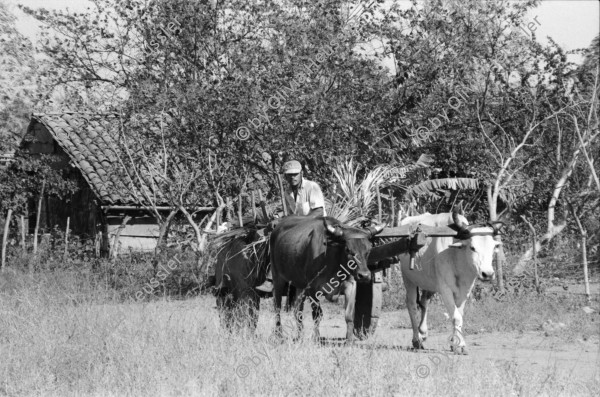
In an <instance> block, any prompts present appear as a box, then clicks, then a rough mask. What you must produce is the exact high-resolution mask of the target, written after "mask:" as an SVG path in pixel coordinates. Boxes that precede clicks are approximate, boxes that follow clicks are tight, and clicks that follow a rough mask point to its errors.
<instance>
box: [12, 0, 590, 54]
mask: <svg viewBox="0 0 600 397" xmlns="http://www.w3.org/2000/svg"><path fill="white" fill-rule="evenodd" d="M5 1H7V2H8V3H9V4H13V5H16V4H23V5H25V6H28V7H31V8H37V7H44V8H55V9H66V8H68V9H69V10H70V11H76V12H81V11H85V9H86V7H89V6H92V3H90V2H89V1H88V0H5ZM396 1H407V0H396ZM489 1H495V0H489ZM515 1H519V0H515ZM13 12H14V13H15V14H16V15H17V18H18V24H17V28H18V29H19V30H20V31H21V32H22V33H23V34H25V35H26V36H28V37H29V38H31V39H34V38H35V35H36V34H37V32H38V28H37V24H36V22H35V21H34V20H33V19H32V18H31V17H29V16H27V15H25V14H24V13H22V12H20V10H18V9H17V8H16V7H14V8H13ZM536 16H537V20H538V21H539V22H540V25H539V26H537V30H536V34H537V37H538V40H540V41H542V42H546V40H545V37H546V36H550V37H552V38H553V39H554V40H555V41H556V42H557V43H558V44H559V45H560V46H562V47H563V48H564V49H565V50H573V49H575V48H584V47H585V48H587V47H588V46H589V45H590V43H591V41H592V39H593V38H594V37H595V36H596V35H597V34H598V32H599V30H600V2H599V1H598V0H543V1H542V3H541V4H540V6H539V7H538V8H536V9H534V10H532V11H531V12H530V15H529V17H530V20H531V21H533V18H534V17H536ZM571 59H572V60H573V61H579V60H580V57H572V58H571Z"/></svg>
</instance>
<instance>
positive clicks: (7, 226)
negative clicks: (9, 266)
mask: <svg viewBox="0 0 600 397" xmlns="http://www.w3.org/2000/svg"><path fill="white" fill-rule="evenodd" d="M11 216H12V209H9V210H8V214H6V223H5V224H4V234H3V235H2V263H1V264H0V271H4V265H5V264H6V242H7V240H8V232H9V231H10V217H11Z"/></svg>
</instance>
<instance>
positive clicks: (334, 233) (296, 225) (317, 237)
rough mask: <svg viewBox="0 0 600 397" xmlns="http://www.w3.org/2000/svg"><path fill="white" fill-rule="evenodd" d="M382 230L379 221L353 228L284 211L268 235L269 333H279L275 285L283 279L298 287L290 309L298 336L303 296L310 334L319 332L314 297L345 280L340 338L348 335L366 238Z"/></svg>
mask: <svg viewBox="0 0 600 397" xmlns="http://www.w3.org/2000/svg"><path fill="white" fill-rule="evenodd" d="M381 230H383V226H377V227H374V228H369V229H359V228H353V227H349V226H344V225H342V224H340V223H339V222H338V221H337V220H335V219H333V218H330V217H317V218H307V217H295V216H291V217H287V218H284V219H282V220H281V222H280V223H279V225H278V226H277V227H276V228H275V230H273V232H272V233H271V237H270V257H271V266H272V268H273V282H274V298H275V315H276V323H275V333H276V335H281V332H282V329H281V316H280V311H281V299H282V295H281V291H282V290H283V286H284V285H285V283H287V282H289V283H290V284H291V285H292V286H294V287H296V288H297V289H302V290H303V293H302V295H301V296H300V299H299V301H298V305H297V306H296V308H295V311H294V314H295V317H296V321H297V324H298V336H297V337H300V335H301V332H302V315H301V313H302V311H303V308H304V299H305V298H306V297H309V298H310V301H311V308H312V317H313V320H314V323H315V327H314V331H315V334H314V336H315V338H318V337H319V323H320V321H321V317H322V314H323V311H322V309H321V305H320V303H319V298H320V297H321V296H323V295H324V294H323V292H322V291H320V288H321V287H323V286H325V285H327V284H329V285H331V286H332V287H336V286H339V284H340V283H346V285H345V288H344V295H345V296H346V308H345V311H346V313H345V314H346V324H347V330H346V339H347V340H348V341H352V340H353V339H354V333H353V328H354V324H353V322H354V299H355V295H356V282H355V279H356V280H358V281H359V282H361V281H365V282H368V281H370V279H371V272H370V271H369V269H368V267H367V258H368V256H369V251H370V250H371V242H370V241H369V239H370V238H371V237H373V236H374V235H375V234H376V233H378V232H380V231H381Z"/></svg>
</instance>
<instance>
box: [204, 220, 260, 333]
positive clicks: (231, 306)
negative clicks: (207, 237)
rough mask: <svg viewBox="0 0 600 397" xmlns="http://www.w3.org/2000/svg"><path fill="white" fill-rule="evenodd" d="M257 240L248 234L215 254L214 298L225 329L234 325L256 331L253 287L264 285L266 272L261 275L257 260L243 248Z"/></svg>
mask: <svg viewBox="0 0 600 397" xmlns="http://www.w3.org/2000/svg"><path fill="white" fill-rule="evenodd" d="M258 238H259V236H258V233H256V231H254V230H249V231H248V232H247V234H246V235H241V236H236V237H234V238H233V239H231V240H230V241H228V242H227V243H225V244H224V245H223V246H222V247H221V249H220V250H219V252H218V253H217V262H216V265H215V278H216V284H217V287H216V288H215V295H216V296H217V309H218V310H219V314H220V317H221V325H222V326H224V327H225V328H228V329H230V328H231V327H232V326H234V325H244V326H249V327H250V328H251V329H255V328H256V324H257V321H258V310H259V305H260V297H259V295H258V294H257V292H256V291H255V290H254V287H255V286H256V285H259V284H260V283H262V282H263V281H264V274H265V272H264V271H260V269H259V268H258V266H259V264H258V260H257V259H256V257H255V256H254V255H252V256H248V253H247V252H246V251H244V248H245V247H246V244H248V243H251V242H253V241H256V240H257V239H258ZM263 270H264V269H263Z"/></svg>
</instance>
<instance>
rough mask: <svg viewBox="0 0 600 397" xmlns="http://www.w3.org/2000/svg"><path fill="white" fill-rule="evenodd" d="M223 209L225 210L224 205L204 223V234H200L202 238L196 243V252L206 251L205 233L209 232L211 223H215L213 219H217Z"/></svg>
mask: <svg viewBox="0 0 600 397" xmlns="http://www.w3.org/2000/svg"><path fill="white" fill-rule="evenodd" d="M224 208H225V204H221V205H220V206H219V207H218V208H217V209H216V210H215V212H214V213H213V214H212V216H211V217H210V219H209V220H208V222H207V223H206V227H205V228H204V233H202V236H201V238H200V241H199V243H198V252H204V250H205V249H206V240H207V232H208V231H210V229H211V227H212V225H213V223H214V222H215V219H217V217H218V216H219V214H220V213H221V211H223V209H224Z"/></svg>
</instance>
